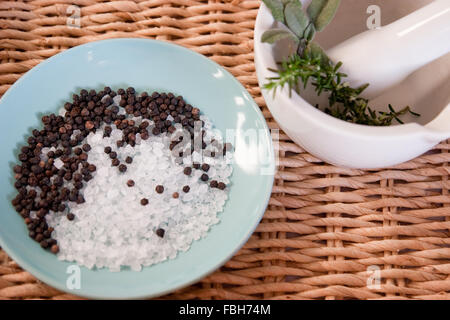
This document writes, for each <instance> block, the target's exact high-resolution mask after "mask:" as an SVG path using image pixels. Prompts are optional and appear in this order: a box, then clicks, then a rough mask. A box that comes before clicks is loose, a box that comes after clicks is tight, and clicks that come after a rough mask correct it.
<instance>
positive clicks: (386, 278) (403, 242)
mask: <svg viewBox="0 0 450 320" xmlns="http://www.w3.org/2000/svg"><path fill="white" fill-rule="evenodd" d="M70 5H78V6H79V7H80V8H81V28H79V29H77V28H69V27H67V26H66V21H67V16H68V14H67V8H68V7H69V6H70ZM258 7H259V1H253V0H249V1H239V0H235V1H215V0H209V1H206V0H205V1H195V0H174V1H166V0H152V1H142V2H140V1H137V2H132V1H114V2H108V1H94V0H72V1H70V4H69V3H68V2H67V1H64V0H36V1H30V2H22V1H1V2H0V27H1V29H0V60H1V65H0V94H3V93H4V92H5V91H6V90H7V89H8V88H9V87H10V86H11V85H12V84H13V83H14V81H16V80H17V79H19V78H20V76H22V74H23V73H24V72H26V71H28V70H29V69H30V68H32V67H34V66H35V65H37V64H38V63H39V62H41V61H42V60H44V59H46V58H48V57H50V56H52V55H54V54H56V53H58V52H60V51H62V50H64V49H67V48H69V47H73V46H76V45H79V44H82V43H86V42H89V41H93V40H99V39H106V38H114V37H149V38H156V39H161V40H167V41H172V42H175V43H177V44H180V45H183V46H185V47H188V48H191V49H193V50H195V51H197V52H199V53H202V54H204V55H206V56H208V57H210V58H211V59H213V60H214V61H216V62H218V63H220V64H221V65H223V66H225V67H226V68H227V69H228V70H229V71H230V72H231V73H232V74H233V75H234V76H236V77H237V78H238V79H239V81H241V83H242V84H244V86H245V87H246V88H247V90H248V91H249V92H250V93H251V94H252V95H253V97H254V98H255V100H256V102H257V103H258V104H259V105H260V107H261V109H262V111H263V113H264V116H265V118H266V119H267V122H268V124H269V126H270V127H271V128H276V127H277V125H276V123H275V122H274V120H273V119H272V118H271V115H270V113H269V112H268V110H267V108H266V107H265V104H264V101H263V99H262V97H261V93H260V90H259V88H258V85H257V81H256V76H255V69H254V64H253V52H252V48H253V26H254V21H255V18H256V14H257V10H258ZM71 12H73V11H71ZM449 149H450V141H447V142H442V143H441V144H439V145H438V146H436V147H435V149H434V150H432V151H431V152H429V153H427V154H426V155H423V156H421V157H419V158H417V159H415V160H412V161H410V162H407V163H404V164H401V165H399V166H396V167H393V168H387V169H383V170H370V171H364V170H351V169H343V168H338V167H335V166H332V165H329V164H326V163H323V162H322V161H320V160H319V159H317V158H315V157H313V156H311V155H310V154H308V153H307V152H305V151H304V150H302V149H301V148H300V147H299V146H297V145H295V144H294V143H293V142H292V141H290V139H289V138H288V137H287V136H285V135H284V134H281V135H280V143H279V153H280V167H279V170H278V172H277V174H276V180H275V186H274V188H273V193H272V198H271V199H270V203H269V207H268V209H267V212H266V213H265V216H264V219H263V220H262V222H261V224H260V225H259V226H258V228H257V230H256V232H255V233H254V234H253V235H252V237H251V238H250V240H249V241H248V243H247V244H246V245H245V246H244V248H243V249H242V250H241V251H240V252H239V253H238V254H236V255H235V256H234V257H233V258H232V259H231V260H230V261H229V262H227V263H226V265H225V266H224V267H222V268H221V269H220V270H217V271H216V272H215V273H213V274H212V275H210V276H208V277H207V278H205V279H203V280H202V281H201V282H199V283H197V284H195V285H192V286H190V287H187V288H184V289H182V290H179V291H177V292H174V293H172V294H170V295H168V296H166V297H164V298H172V299H186V298H187V299H193V298H200V299H249V298H250V299H255V298H266V299H267V298H274V299H348V298H357V299H450V238H449V233H450V196H449V191H448V190H449V188H450V181H449V172H450V169H449V165H448V163H449V162H450V153H449V152H448V150H449ZM377 270H379V275H380V276H381V281H380V283H379V286H377V283H376V282H373V283H372V282H371V281H370V280H371V279H372V278H373V275H376V274H377V272H378V271H377ZM368 279H369V284H373V285H372V286H367V283H368V281H367V280H368ZM2 298H4V299H11V298H13V299H14V298H30V299H38V298H42V299H61V298H63V299H65V298H76V297H73V296H70V295H67V294H64V293H62V292H59V291H57V290H55V289H52V288H50V287H48V286H46V285H45V284H43V283H41V282H39V281H38V280H36V279H35V278H34V277H33V276H31V275H30V274H29V273H27V272H24V271H23V270H22V269H21V268H20V267H19V266H18V265H17V264H16V263H15V262H14V261H12V260H11V259H9V258H8V256H7V255H6V253H5V252H4V251H1V250H0V299H2Z"/></svg>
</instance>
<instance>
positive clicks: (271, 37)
mask: <svg viewBox="0 0 450 320" xmlns="http://www.w3.org/2000/svg"><path fill="white" fill-rule="evenodd" d="M287 38H289V39H292V40H293V41H294V42H295V43H296V44H297V45H298V42H299V40H298V38H297V37H296V36H295V34H293V33H292V32H291V31H289V30H285V29H280V28H275V29H270V30H267V31H266V32H264V33H263V35H262V37H261V42H267V43H275V42H277V41H279V40H282V39H287Z"/></svg>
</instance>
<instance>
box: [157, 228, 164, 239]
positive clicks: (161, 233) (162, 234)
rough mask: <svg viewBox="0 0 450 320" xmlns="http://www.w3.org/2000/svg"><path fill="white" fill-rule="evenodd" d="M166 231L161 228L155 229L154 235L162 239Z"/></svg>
mask: <svg viewBox="0 0 450 320" xmlns="http://www.w3.org/2000/svg"><path fill="white" fill-rule="evenodd" d="M165 232H166V231H165V230H164V229H162V228H158V229H156V235H157V236H158V237H160V238H164V233H165Z"/></svg>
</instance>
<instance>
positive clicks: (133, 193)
mask: <svg viewBox="0 0 450 320" xmlns="http://www.w3.org/2000/svg"><path fill="white" fill-rule="evenodd" d="M120 99H121V97H120V96H119V95H117V96H115V97H114V98H113V102H114V103H115V104H118V103H119V102H120ZM121 109H122V110H123V108H121ZM129 118H134V117H129ZM201 118H202V120H203V121H205V123H206V124H207V126H206V129H207V134H206V135H207V136H208V137H216V136H217V133H213V132H212V131H211V129H212V125H211V123H210V122H209V120H208V119H207V118H206V117H204V116H202V117H201ZM169 120H170V119H169ZM140 121H141V119H136V123H140ZM150 122H151V121H150ZM151 123H152V122H151ZM111 127H112V128H113V130H112V132H111V136H110V137H109V138H103V128H99V130H97V131H96V133H90V134H89V136H88V137H87V138H86V139H85V141H83V142H82V143H86V142H88V143H89V144H90V145H91V148H92V149H91V151H90V152H89V160H88V161H89V163H92V164H94V165H95V166H96V167H97V170H96V171H95V172H93V179H92V180H90V181H89V182H88V183H87V184H86V185H85V187H83V189H81V193H82V194H83V196H84V198H85V200H86V201H85V203H83V204H76V203H73V202H69V203H68V209H69V210H70V211H71V212H72V213H73V214H74V215H75V217H76V219H75V220H73V221H68V220H67V218H66V217H65V215H64V214H62V215H61V214H49V215H47V217H46V219H47V223H48V224H49V226H51V227H53V228H54V229H55V231H54V233H53V234H52V236H53V237H54V238H55V239H56V240H58V244H59V247H60V252H59V253H58V259H61V260H66V261H75V262H77V263H78V264H80V265H84V266H86V267H88V268H103V267H105V268H108V269H109V270H110V271H112V272H118V271H120V270H121V267H122V266H123V267H128V268H130V269H131V270H134V271H140V270H141V269H142V266H149V265H152V264H155V263H159V262H162V261H165V260H167V259H173V258H174V257H176V256H177V253H178V252H179V251H186V250H188V249H189V247H190V245H191V243H192V241H193V240H198V239H200V238H202V237H204V236H206V235H207V232H208V230H209V229H210V227H211V226H212V225H214V224H216V223H218V222H219V216H218V213H219V212H221V211H222V210H223V206H224V205H225V201H226V199H227V192H228V188H227V189H225V190H224V191H221V190H218V189H211V188H210V187H209V185H208V184H207V183H205V182H203V181H201V180H200V179H199V177H200V175H201V174H202V173H203V171H202V170H193V172H192V174H191V175H190V176H186V175H184V174H183V166H182V165H179V164H176V163H175V162H174V161H173V160H174V158H173V157H172V155H171V151H170V150H169V148H168V145H169V144H170V140H169V137H168V136H167V135H160V136H153V135H150V137H149V139H147V140H142V139H141V138H140V135H139V134H138V135H137V136H136V138H137V142H138V141H139V143H138V144H137V145H136V146H135V147H134V148H133V147H131V146H129V145H126V146H124V147H122V148H117V147H116V141H117V140H121V139H122V131H121V130H118V129H117V128H116V127H115V125H111ZM176 127H177V128H180V125H179V124H176ZM74 133H75V132H74ZM218 138H220V137H217V138H216V140H218V141H220V140H219V139H218ZM106 146H111V147H112V149H113V150H114V151H116V152H117V154H118V158H119V159H120V160H121V162H122V161H124V160H125V158H126V157H127V156H131V157H132V158H133V162H132V163H131V164H127V168H128V169H127V171H126V172H125V173H121V172H119V170H117V167H111V159H110V158H109V157H108V155H107V154H105V153H104V148H105V147H106ZM45 151H48V150H47V149H46V150H45ZM227 155H230V156H231V152H230V153H227ZM192 159H193V160H194V161H195V162H198V163H205V162H206V161H207V160H206V159H208V158H207V157H205V159H202V155H201V154H199V153H197V152H194V153H193V155H192V158H191V159H190V160H192ZM186 163H191V161H186ZM209 163H211V167H210V169H209V171H208V175H209V176H210V179H216V180H218V181H223V182H225V183H228V182H229V179H228V177H229V176H230V174H231V172H232V167H231V165H229V164H227V163H226V162H225V159H218V160H213V161H210V162H209ZM54 165H55V167H57V168H58V169H60V168H62V166H63V165H64V163H63V162H62V161H61V159H59V158H57V159H55V162H54ZM129 179H133V180H134V181H135V186H134V187H128V186H127V185H126V183H127V181H128V180H129ZM159 184H162V185H164V188H165V190H164V192H163V193H162V194H158V193H156V192H155V188H156V186H157V185H159ZM185 185H189V186H190V188H191V190H190V192H188V193H185V192H183V191H182V189H183V186H185ZM66 186H69V187H71V188H72V187H73V185H72V184H70V183H66ZM174 192H178V193H179V198H178V199H175V198H173V197H172V194H173V193H174ZM142 198H147V199H148V200H149V204H148V205H146V206H142V205H141V204H140V200H141V199H142ZM32 215H33V213H32ZM161 227H162V228H164V230H165V231H166V232H165V235H164V238H159V237H158V236H157V235H156V234H155V231H156V229H158V228H161Z"/></svg>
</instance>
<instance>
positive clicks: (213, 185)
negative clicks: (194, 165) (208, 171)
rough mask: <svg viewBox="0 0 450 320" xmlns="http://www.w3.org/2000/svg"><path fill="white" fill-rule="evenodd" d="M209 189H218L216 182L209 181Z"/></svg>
mask: <svg viewBox="0 0 450 320" xmlns="http://www.w3.org/2000/svg"><path fill="white" fill-rule="evenodd" d="M209 185H210V187H211V188H217V187H218V185H219V184H218V183H217V181H216V180H213V181H211V183H210V184H209Z"/></svg>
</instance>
